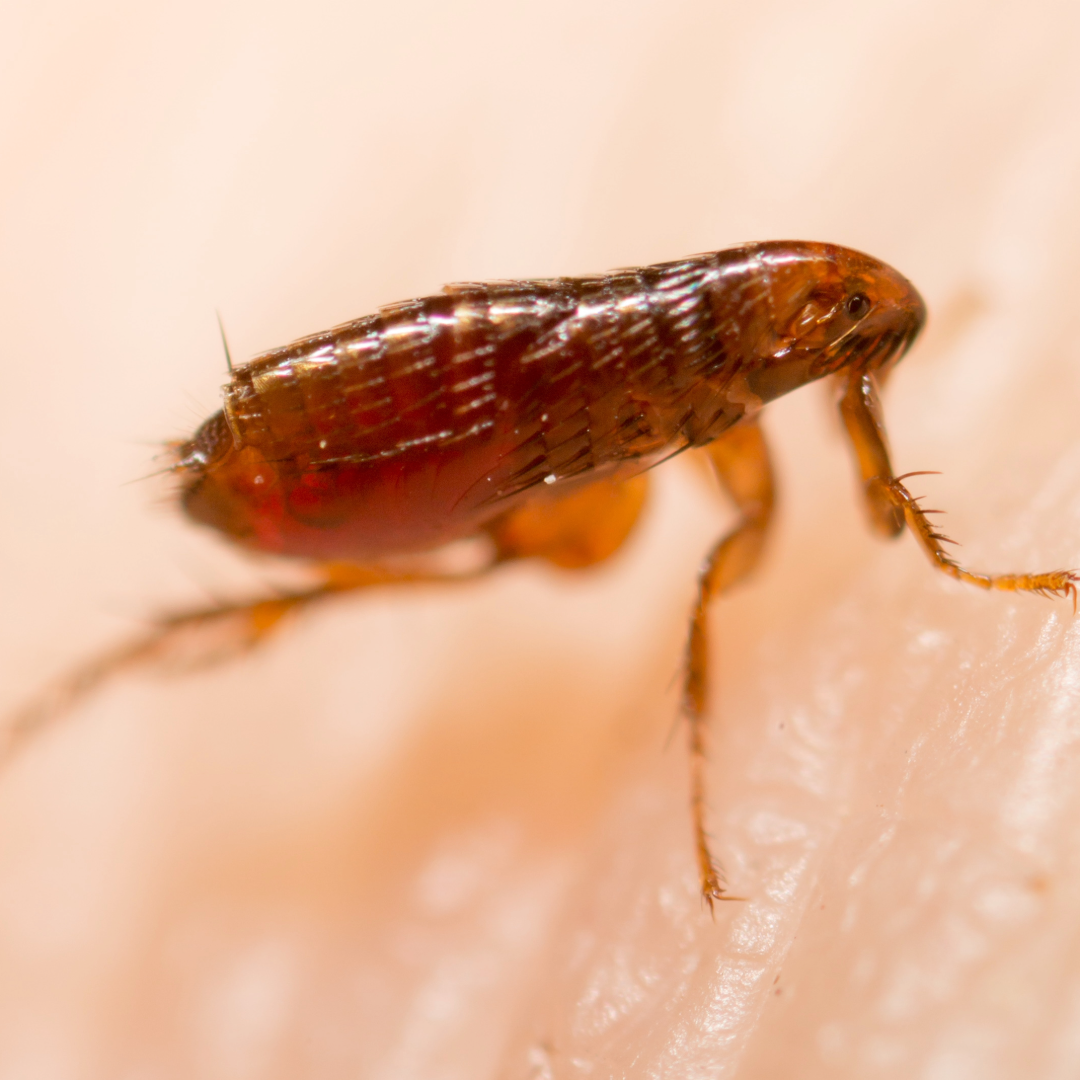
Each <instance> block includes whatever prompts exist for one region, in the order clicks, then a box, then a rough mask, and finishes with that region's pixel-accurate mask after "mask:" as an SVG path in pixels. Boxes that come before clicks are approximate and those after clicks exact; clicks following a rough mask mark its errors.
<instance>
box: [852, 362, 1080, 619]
mask: <svg viewBox="0 0 1080 1080" xmlns="http://www.w3.org/2000/svg"><path fill="white" fill-rule="evenodd" d="M840 415H841V417H842V418H843V421H844V426H845V427H846V428H847V433H848V437H849V438H850V439H851V443H852V446H853V447H854V448H855V456H856V458H857V459H858V462H859V471H860V472H861V474H862V479H863V485H864V491H865V495H866V501H867V507H868V509H869V511H870V517H871V520H872V522H873V523H874V525H875V526H876V528H877V529H878V531H879V532H881V533H882V534H884V535H885V536H896V535H898V534H899V533H900V532H901V531H902V530H903V528H904V524H905V522H906V523H907V525H908V527H909V528H910V529H911V531H912V532H913V533H914V534H915V538H916V539H917V540H918V541H919V543H920V544H921V545H922V548H923V550H924V551H925V552H926V554H927V555H929V556H930V560H931V561H932V562H933V564H934V565H935V566H936V567H937V568H938V569H939V570H940V571H941V572H942V573H945V574H948V575H949V577H953V578H956V580H957V581H966V582H967V583H968V584H969V585H977V586H978V587H979V588H980V589H1002V590H1004V591H1005V592H1032V593H1038V594H1039V595H1040V596H1050V597H1062V596H1067V597H1072V602H1073V610H1074V611H1075V610H1076V582H1077V581H1078V580H1080V578H1078V577H1077V575H1076V573H1074V572H1073V571H1072V570H1052V571H1050V572H1049V573H1043V574H979V573H975V572H973V571H971V570H967V569H965V568H964V567H963V566H961V565H960V564H959V563H958V562H956V560H955V559H953V558H951V557H950V556H949V554H948V553H947V552H946V550H945V545H946V544H951V543H952V542H953V541H951V540H950V539H949V538H948V537H947V536H944V535H942V534H941V533H940V532H938V531H937V530H936V529H935V528H934V526H933V525H932V524H931V522H930V519H929V517H928V516H927V515H928V514H936V513H940V511H938V510H924V509H923V508H922V507H921V506H920V505H919V500H918V499H917V498H915V497H914V496H913V495H912V494H911V492H909V491H908V489H907V488H906V487H905V486H904V484H903V482H902V481H903V480H905V479H906V478H907V476H919V475H921V474H920V473H908V474H907V475H906V476H894V475H893V472H892V467H891V465H890V464H889V452H888V449H887V448H886V445H885V428H884V425H883V423H882V420H881V407H880V405H879V404H878V398H877V388H876V386H875V385H874V377H873V375H869V374H865V375H861V376H856V377H855V378H853V379H852V380H851V382H850V383H849V385H848V387H847V390H846V392H845V393H844V396H843V398H842V400H841V402H840Z"/></svg>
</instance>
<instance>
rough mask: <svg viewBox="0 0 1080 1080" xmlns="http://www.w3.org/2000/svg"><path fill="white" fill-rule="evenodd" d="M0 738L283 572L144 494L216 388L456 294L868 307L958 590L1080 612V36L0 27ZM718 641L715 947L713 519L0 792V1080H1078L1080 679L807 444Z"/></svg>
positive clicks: (795, 421)
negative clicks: (664, 273) (704, 766)
mask: <svg viewBox="0 0 1080 1080" xmlns="http://www.w3.org/2000/svg"><path fill="white" fill-rule="evenodd" d="M0 14H2V25H3V33H2V34H0V159H2V161H3V169H2V170H0V340H2V342H3V345H2V351H0V372H2V375H3V394H2V395H0V417H2V419H0V507H2V511H0V566H2V567H3V570H2V572H0V611H2V613H3V616H2V618H0V711H6V710H9V709H13V708H15V706H16V705H17V704H18V703H19V702H21V701H23V700H24V699H25V698H26V697H27V696H28V695H29V694H31V693H32V692H33V691H34V690H35V689H37V688H39V687H40V686H41V685H43V684H45V683H47V682H48V681H49V680H50V679H51V678H55V677H56V675H57V674H58V673H60V672H62V671H64V670H65V668H66V667H67V666H69V665H70V664H71V663H73V662H74V661H75V660H77V659H78V658H80V657H83V656H85V655H87V654H88V653H91V652H93V651H95V650H98V649H101V648H103V647H106V646H108V645H110V644H112V643H114V642H117V641H119V640H122V639H123V638H124V637H125V636H127V635H130V634H132V633H135V632H137V631H138V630H139V628H140V627H142V626H143V625H145V620H146V619H147V618H148V617H152V616H153V614H154V613H156V612H160V611H163V610H171V609H173V608H176V607H180V606H186V605H190V604H200V603H204V602H205V601H206V599H207V597H208V596H211V597H221V596H227V597H233V596H240V595H246V594H248V593H251V592H254V591H258V590H259V589H260V588H264V587H265V582H266V581H268V580H270V579H273V578H274V576H275V575H276V574H279V573H280V571H279V570H278V568H276V567H275V566H273V565H271V564H269V563H267V562H260V561H256V560H250V559H245V558H243V557H241V556H239V555H238V554H236V553H235V552H232V551H230V550H228V549H227V548H226V547H225V545H224V544H222V543H221V542H219V541H218V540H217V539H215V538H214V537H213V536H210V535H209V534H207V533H204V532H203V531H201V530H199V529H197V528H195V527H194V526H190V525H188V524H186V523H185V522H184V521H183V520H182V519H181V517H180V515H179V513H178V512H177V510H176V509H175V507H174V506H173V505H172V502H171V500H170V486H169V483H168V481H167V478H166V479H162V478H160V477H158V478H151V479H144V478H146V477H148V476H149V474H151V473H154V472H155V470H157V469H160V468H161V465H162V462H161V459H160V458H159V457H158V455H159V454H160V451H161V448H162V444H163V443H164V442H166V441H168V440H170V439H175V438H180V437H184V436H186V435H187V434H189V433H190V432H191V431H192V430H193V429H194V427H195V426H196V425H197V424H198V423H199V422H200V421H201V420H202V419H204V418H205V417H206V416H207V415H209V414H210V413H211V412H213V411H214V410H215V409H216V408H217V407H218V402H219V388H220V385H221V384H222V382H223V381H224V379H225V366H224V357H223V354H222V348H221V342H220V339H219V336H218V328H217V323H216V320H215V311H217V312H220V314H221V318H222V320H223V322H224V325H225V327H226V330H227V332H228V335H229V341H230V346H231V349H232V354H233V356H234V358H236V359H238V360H239V359H241V358H246V357H249V356H251V355H254V354H255V353H257V352H259V351H261V350H264V349H268V348H272V347H274V346H277V345H281V344H284V343H285V342H287V341H289V340H291V339H293V338H295V337H298V336H300V335H302V334H306V333H309V332H313V331H316V330H320V329H324V328H326V327H329V326H331V325H333V324H335V323H338V322H341V321H344V320H346V319H350V318H353V317H356V316H358V315H361V314H365V313H368V312H371V311H373V310H374V309H375V308H377V306H378V305H380V304H383V303H389V302H393V301H396V300H401V299H404V298H408V297H412V296H418V295H424V294H426V293H430V292H433V291H436V290H437V289H438V288H440V287H441V285H442V284H443V283H444V282H447V281H453V280H461V279H466V280H484V279H491V278H514V277H542V276H555V275H564V274H580V273H589V272H598V271H603V270H607V269H610V268H612V267H618V266H626V265H638V264H644V263H649V262H655V261H660V260H667V259H675V258H679V257H682V256H685V255H688V254H691V253H696V252H700V251H706V250H712V249H716V248H722V247H725V246H730V245H732V244H735V243H739V242H741V241H745V240H757V239H778V238H786V237H796V238H805V239H816V240H830V241H835V242H838V243H841V244H845V245H849V246H852V247H856V248H860V249H863V250H866V251H868V252H870V253H871V254H873V255H875V256H877V257H879V258H882V259H884V260H886V261H887V262H889V263H891V264H893V265H894V266H896V267H897V268H898V269H899V270H900V271H901V272H903V273H904V274H906V275H907V276H908V277H910V278H911V279H912V280H913V281H914V282H915V283H916V284H917V286H918V287H919V289H920V290H921V291H922V293H923V295H924V297H925V298H926V300H927V302H928V305H929V308H930V312H931V324H930V328H929V330H928V332H927V334H926V336H925V338H924V340H923V341H922V343H921V344H920V345H919V346H918V348H917V349H916V350H915V351H914V352H913V353H912V354H911V355H910V356H909V357H908V358H907V359H906V360H905V361H904V363H903V364H902V365H901V367H900V368H899V369H898V370H897V372H896V374H895V376H894V377H893V379H892V380H891V382H890V386H889V390H888V394H887V396H886V401H885V411H886V417H887V420H888V425H889V430H890V435H891V439H892V448H893V455H894V461H895V463H896V466H897V468H898V469H899V470H901V471H907V470H914V469H937V470H941V471H942V473H943V475H941V476H939V477H924V478H921V479H920V481H919V483H920V487H919V489H918V490H919V491H920V492H922V491H925V492H926V493H927V495H928V497H929V499H930V501H931V504H932V505H935V506H942V507H944V508H946V509H948V510H949V511H950V516H949V518H948V519H947V522H948V524H947V528H948V530H949V532H950V534H951V535H954V536H955V537H956V538H957V539H959V540H961V541H963V543H964V547H963V549H962V553H963V556H964V558H965V560H967V561H969V562H970V563H971V564H973V565H974V566H976V567H977V568H982V569H1002V570H1040V569H1049V568H1053V567H1056V566H1061V565H1065V566H1069V565H1072V566H1076V565H1080V428H1078V424H1077V420H1076V416H1077V410H1078V406H1080V364H1078V360H1080V355H1078V353H1080V346H1078V344H1077V341H1076V335H1075V330H1074V326H1075V321H1076V320H1075V310H1076V297H1077V295H1078V294H1080V204H1078V201H1077V200H1078V195H1077V192H1078V190H1080V185H1078V179H1080V120H1078V117H1080V68H1078V67H1077V65H1076V63H1075V58H1076V56H1077V54H1078V49H1080V12H1078V11H1077V10H1076V9H1075V6H1074V5H1070V4H1067V3H1064V2H1061V3H1054V2H1052V0H1040V2H1035V3H1026V4H1023V5H1021V4H1019V3H1009V2H993V3H967V2H963V0H933V2H930V0H906V2H903V3H900V2H881V3H875V4H865V3H862V4H859V3H853V2H848V0H825V2H821V3H816V4H813V5H807V4H804V3H802V4H800V3H795V2H793V0H766V2H762V3H756V4H733V3H728V2H719V0H714V2H712V3H709V2H705V0H683V2H671V0H668V2H665V3H660V2H658V0H620V2H619V3H607V2H577V3H571V2H569V0H549V2H548V3H546V4H543V5H532V4H529V5H526V4H505V3H501V4H500V3H495V2H493V0H473V2H468V3H460V4H454V5H447V4H435V3H423V2H415V3H409V2H402V3H398V4H395V5H376V4H366V3H358V4H351V5H344V4H334V3H329V2H326V3H319V2H317V0H316V2H314V3H311V4H308V5H304V7H303V9H301V8H300V7H298V6H290V5H282V4H279V5H273V4H269V5H268V4H253V3H244V2H240V0H236V2H231V0H230V2H225V3H216V4H207V3H201V2H200V0H195V2H194V3H189V4H186V5H182V6H178V5H162V4H156V5H155V4H151V5H147V4H134V3H120V2H111V0H99V2H97V3H94V4H86V3H74V2H65V0H56V2H46V3H38V4H27V3H24V4H18V3H10V2H9V3H8V4H6V5H4V6H3V8H2V9H0ZM766 428H767V431H768V434H769V436H770V438H771V440H772V442H773V444H774V448H775V453H776V463H777V468H778V473H779V483H780V497H781V500H782V503H781V506H782V509H781V511H780V514H779V518H778V522H777V529H776V533H775V536H774V538H773V544H772V547H771V549H770V552H769V556H768V558H767V560H766V564H765V566H764V568H763V570H762V572H761V573H760V574H759V576H758V577H757V579H755V581H754V583H753V584H751V585H749V586H747V587H745V588H743V589H742V590H740V591H739V593H738V594H737V595H734V596H732V598H731V599H730V601H728V602H725V603H724V604H722V605H720V606H719V607H718V610H717V615H716V640H715V662H716V669H717V672H718V679H719V683H720V686H719V690H718V693H717V694H716V695H715V701H714V702H713V715H714V721H715V723H714V737H713V753H712V765H711V781H712V809H711V816H712V822H713V827H714V834H715V837H716V844H717V849H718V851H719V853H720V854H721V856H722V858H723V860H724V863H725V866H726V868H727V871H728V876H729V879H730V882H731V885H732V888H733V891H735V892H736V893H737V894H738V895H740V896H744V897H746V898H747V899H746V901H745V902H742V903H737V904H735V903H733V904H728V905H723V906H722V908H721V910H719V911H718V912H717V916H716V919H715V921H713V920H711V919H710V918H709V917H708V914H707V912H705V911H703V910H702V907H701V904H700V901H699V898H698V896H697V885H696V878H695V873H694V868H693V863H692V857H691V856H692V852H691V846H690V833H689V815H688V811H687V784H686V767H685V751H684V747H683V740H682V738H681V732H680V731H678V730H675V733H674V736H672V732H673V727H674V724H675V716H676V694H675V685H676V683H675V679H676V673H677V671H678V667H679V660H680V654H681V648H682V642H683V635H684V632H685V621H686V615H687V612H688V609H689V604H690V601H691V598H692V595H693V583H694V574H695V570H696V567H697V565H698V563H699V561H700V559H701V557H702V555H703V554H704V552H705V551H706V550H707V548H708V547H709V545H710V543H711V542H712V541H713V540H714V539H715V538H716V536H718V535H719V534H720V532H721V531H722V530H723V529H724V528H725V527H726V526H728V525H729V524H730V523H731V520H732V513H731V508H730V507H728V506H726V505H725V504H724V503H723V502H722V500H720V499H719V498H717V497H716V493H715V492H713V491H710V489H709V487H708V485H707V484H705V483H704V482H703V481H702V480H701V478H700V477H698V476H697V475H696V474H694V473H692V472H690V471H687V470H683V469H681V468H679V467H678V466H672V467H670V468H667V469H664V470H660V471H658V474H657V476H656V480H657V483H656V485H655V487H654V490H653V495H652V501H651V504H650V509H649V513H648V515H647V517H646V520H645V521H644V522H643V525H642V527H641V528H640V530H639V531H638V533H637V534H635V536H634V538H633V540H632V541H631V543H630V544H628V545H627V547H626V548H625V549H624V550H623V551H622V552H621V553H620V554H619V555H618V556H617V557H616V558H615V559H613V560H612V561H611V562H610V563H609V564H607V565H605V566H603V567H601V568H598V569H596V570H594V571H590V572H588V573H580V574H576V575H575V574H567V573H560V572H557V571H555V570H552V569H550V568H544V567H539V566H520V567H513V568H510V569H507V570H505V571H500V572H499V573H498V574H496V575H492V577H491V578H489V579H487V580H485V581H483V582H480V583H477V584H474V585H470V586H469V587H468V588H454V589H428V590H414V591H411V592H408V593H394V592H388V591H387V592H379V593H371V594H369V595H366V596H362V597H355V598H351V599H346V600H343V601H342V602H340V603H335V604H333V605H326V606H325V607H324V608H321V609H319V610H318V611H313V612H311V613H310V614H308V615H306V616H304V617H303V618H301V619H299V620H297V621H296V622H295V623H293V624H291V625H289V626H288V627H286V628H284V629H283V631H282V632H281V633H280V634H279V635H278V636H277V637H276V638H275V639H274V640H273V641H272V642H270V643H268V644H267V646H266V647H265V648H263V649H262V650H260V651H259V652H257V653H256V654H254V655H251V656H249V657H245V658H242V659H240V660H238V661H236V662H233V663H230V664H227V665H224V666H221V667H218V668H214V669H211V670H207V671H202V672H199V673H197V674H193V675H191V676H186V677H182V678H167V679H163V678H160V677H157V676H154V675H153V674H152V673H138V674H135V673H133V674H131V675H129V676H125V677H124V678H122V679H119V680H117V681H116V682H115V683H114V684H112V685H110V686H108V687H107V688H105V689H104V690H102V691H101V692H100V693H98V694H96V695H95V696H94V697H93V698H92V699H91V700H89V701H87V702H86V703H85V704H84V705H83V706H82V707H80V708H79V709H78V710H77V711H75V712H74V713H73V714H72V715H70V716H69V717H67V718H66V719H65V720H64V722H63V723H62V724H59V725H56V726H55V727H54V728H52V729H51V730H50V731H48V732H47V733H45V734H43V735H42V737H41V738H40V739H39V740H38V741H37V742H36V743H35V744H34V745H33V746H31V747H30V748H28V749H27V750H26V751H25V752H23V753H22V754H21V755H19V756H18V758H16V759H15V760H14V761H13V762H11V763H10V764H9V765H8V766H7V767H6V771H5V772H4V773H3V775H2V776H0V1078H8V1077H11V1078H19V1080H22V1078H33V1080H39V1078H40V1080H67V1078H84V1077H85V1078H98V1077H101V1078H104V1077H109V1078H116V1077H125V1078H132V1080H134V1078H140V1080H141V1078H149V1077H154V1078H171V1077H200V1078H208V1080H233V1078H236V1080H247V1078H251V1080H256V1078H258V1080H262V1078H278V1077H293V1076H304V1077H307V1078H321V1077H326V1078H336V1077H345V1076H349V1077H358V1076H361V1077H373V1078H379V1080H390V1078H395V1080H396V1078H413V1077H415V1078H438V1080H444V1078H445V1080H456V1078H459V1077H460V1078H507V1080H523V1078H532V1080H548V1078H564V1077H585V1076H590V1077H660V1076H663V1077H665V1078H680V1077H687V1078H689V1077H695V1078H696V1077H737V1078H740V1080H742V1078H755V1080H757V1078H773V1077H777V1078H779V1077H789V1076H793V1075H798V1076H800V1077H832V1078H835V1077H852V1078H855V1077H860V1078H865V1077H882V1078H885V1077H888V1078H892V1077H897V1078H899V1077H904V1078H905V1080H907V1078H912V1077H920V1078H927V1080H952V1078H969V1077H971V1078H975V1077H978V1078H979V1080H996V1078H1012V1077H1025V1078H1030V1077H1033V1076H1038V1077H1051V1078H1057V1077H1061V1078H1064V1077H1073V1076H1076V1075H1077V1074H1078V1073H1080V914H1078V912H1080V858H1078V855H1080V795H1078V794H1077V793H1078V792H1080V639H1078V633H1080V631H1078V629H1077V627H1078V626H1080V623H1078V622H1076V621H1074V619H1073V613H1072V611H1071V610H1070V609H1069V607H1068V605H1067V604H1064V603H1057V604H1051V603H1048V602H1046V601H1044V600H1041V599H1039V598H1031V597H1010V596H1005V595H1001V596H987V595H983V594H981V593H975V592H973V591H965V590H963V589H961V588H960V587H959V586H956V585H955V584H954V583H952V582H949V581H945V580H941V579H940V576H939V575H934V574H933V573H932V572H931V571H930V569H929V568H928V566H927V565H926V563H925V559H924V558H923V556H922V555H921V554H920V553H919V552H918V550H917V549H916V548H915V546H914V544H912V543H911V542H910V540H907V541H903V542H900V543H897V544H891V545H887V544H882V543H880V542H879V541H877V540H876V539H874V538H873V537H872V536H871V535H870V532H869V529H868V528H867V527H866V524H865V522H864V521H863V519H862V515H861V510H860V507H859V505H858V503H857V501H856V491H855V484H854V480H853V472H852V467H851V463H850V461H849V459H848V455H847V453H846V447H845V445H844V444H843V442H842V439H841V437H840V434H839V427H838V424H837V422H836V420H835V418H834V416H833V407H832V402H831V401H830V399H829V397H828V395H827V393H825V392H824V391H821V389H820V388H809V389H807V390H805V391H803V392H801V393H799V394H797V395H793V396H792V397H791V398H790V399H785V400H783V401H781V402H778V403H776V404H775V405H774V406H773V407H771V408H770V409H769V410H768V413H767V418H766Z"/></svg>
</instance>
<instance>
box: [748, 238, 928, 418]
mask: <svg viewBox="0 0 1080 1080" xmlns="http://www.w3.org/2000/svg"><path fill="white" fill-rule="evenodd" d="M755 258H756V259H757V260H758V265H759V267H760V281H761V287H762V290H763V296H762V301H763V303H764V306H765V309H766V311H767V312H768V316H767V319H766V330H765V332H764V333H763V335H762V338H761V341H760V346H759V355H760V356H761V358H762V366H761V368H760V371H759V374H758V378H757V381H758V382H759V383H760V384H761V386H760V390H759V391H758V392H759V393H761V396H762V398H763V400H769V399H770V398H773V397H777V396H779V394H782V393H785V392H786V391H787V390H790V389H793V388H794V387H796V386H799V385H802V384H803V383H806V382H810V381H812V380H814V379H817V378H820V377H821V376H822V375H830V374H834V373H842V374H844V375H852V376H854V375H861V374H863V373H864V372H868V371H883V370H886V369H888V368H889V367H890V366H891V365H892V364H894V363H895V362H896V361H897V360H899V359H900V357H901V356H903V355H904V353H905V352H906V351H907V350H908V348H909V347H910V346H911V343H912V342H913V341H914V340H915V338H916V336H917V335H918V333H919V331H920V330H921V329H922V326H923V324H924V323H925V321H926V306H925V304H924V303H923V300H922V297H921V296H919V294H918V292H917V291H916V290H915V287H914V286H913V285H912V284H911V282H910V281H908V280H907V278H905V277H903V276H902V275H901V274H898V273H897V272H896V271H895V270H894V269H893V268H892V267H891V266H888V265H886V264H885V263H883V262H880V261H879V260H878V259H874V258H871V257H870V256H869V255H863V254H862V253H861V252H858V251H852V250H850V249H848V248H842V247H837V246H836V245H835V244H816V243H809V242H805V241H775V242H771V243H767V244H760V245H758V246H757V247H756V248H755Z"/></svg>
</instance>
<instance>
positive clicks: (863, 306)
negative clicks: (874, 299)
mask: <svg viewBox="0 0 1080 1080" xmlns="http://www.w3.org/2000/svg"><path fill="white" fill-rule="evenodd" d="M869 310H870V301H869V300H868V299H867V298H866V295H865V294H864V293H861V292H857V293H856V294H855V295H854V296H853V297H851V299H850V300H848V302H847V313H848V314H849V315H850V316H851V317H852V318H853V319H861V318H862V317H863V316H864V315H865V314H866V313H867V312H868V311H869Z"/></svg>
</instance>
